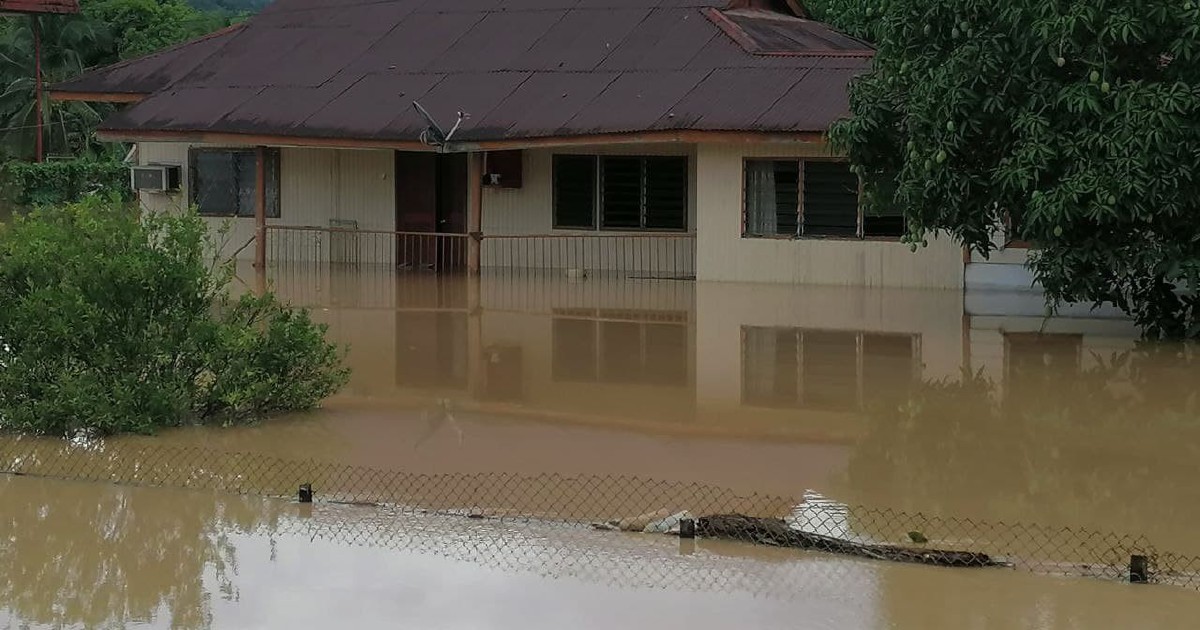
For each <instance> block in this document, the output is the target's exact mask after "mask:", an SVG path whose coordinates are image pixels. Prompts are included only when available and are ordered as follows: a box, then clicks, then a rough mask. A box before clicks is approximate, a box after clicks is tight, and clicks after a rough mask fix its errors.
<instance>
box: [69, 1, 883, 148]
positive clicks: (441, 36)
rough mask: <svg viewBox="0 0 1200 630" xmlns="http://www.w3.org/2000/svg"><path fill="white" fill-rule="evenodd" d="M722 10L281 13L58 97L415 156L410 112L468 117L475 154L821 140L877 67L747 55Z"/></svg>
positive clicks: (391, 5) (288, 9) (612, 4)
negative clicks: (562, 144) (485, 145)
mask: <svg viewBox="0 0 1200 630" xmlns="http://www.w3.org/2000/svg"><path fill="white" fill-rule="evenodd" d="M724 3H725V0H382V1H380V0H374V1H369V2H368V1H360V2H339V3H337V4H336V6H333V5H331V4H330V3H329V0H277V1H276V2H275V3H274V4H273V5H271V6H270V7H268V8H267V9H266V10H265V11H264V12H263V13H262V14H260V15H259V16H257V17H256V18H254V19H253V20H251V21H250V22H249V23H247V24H246V25H245V27H244V28H241V29H236V30H233V31H229V32H226V33H222V34H219V35H215V36H212V37H209V38H207V39H205V40H203V41H199V42H194V43H191V44H187V45H184V46H181V47H178V48H176V49H173V50H171V51H167V52H164V53H159V54H157V55H152V56H151V57H149V58H145V59H142V60H137V61H134V62H131V63H126V64H119V66H117V67H110V68H105V69H101V70H99V71H95V72H92V73H89V74H87V75H84V76H82V77H80V78H78V79H76V80H74V81H69V82H66V83H64V84H60V85H58V86H55V89H57V90H69V91H74V92H122V93H139V92H140V93H146V92H152V93H153V94H152V95H151V96H150V97H148V98H146V99H145V100H143V101H142V102H141V103H139V104H137V105H134V106H132V107H129V108H127V109H125V110H124V111H122V112H119V113H118V114H116V115H114V116H113V117H111V118H110V119H109V120H107V121H106V122H105V124H104V125H103V128H104V129H107V130H109V131H114V132H118V133H120V132H127V133H129V134H130V135H134V134H135V133H136V132H138V131H180V132H183V131H207V132H225V133H255V134H262V135H284V136H297V137H337V138H347V139H372V140H395V141H413V140H415V139H416V138H417V136H418V134H419V133H420V132H421V130H422V129H423V128H424V126H425V125H424V122H423V121H422V120H421V119H420V118H419V117H418V116H417V114H416V113H415V112H414V111H413V108H412V105H411V103H412V101H414V100H418V101H420V102H421V104H422V105H423V106H424V107H425V108H426V109H427V110H428V111H429V112H430V113H431V114H432V115H433V116H434V117H435V118H436V119H438V120H439V121H440V122H441V123H443V125H445V126H449V125H451V124H452V123H453V121H454V118H455V114H456V112H458V111H463V112H466V113H468V114H470V118H468V119H467V121H466V122H465V124H464V125H463V127H462V128H461V130H460V132H459V135H458V136H457V138H458V139H461V140H464V141H471V140H474V141H488V140H510V139H520V138H538V137H552V136H576V135H591V134H601V133H619V132H631V131H654V130H675V129H691V130H719V131H746V130H754V131H821V130H824V129H826V128H828V126H829V125H830V124H831V123H832V122H833V121H834V120H836V119H837V118H839V117H841V116H843V115H845V113H846V111H847V109H848V108H847V100H846V84H847V83H848V82H849V81H850V80H851V79H852V78H853V77H854V76H856V75H857V74H859V73H861V72H863V71H864V70H865V69H866V68H867V67H868V64H869V63H870V62H869V58H867V57H866V55H869V54H870V48H869V47H866V46H865V45H864V44H861V42H857V40H853V39H852V38H845V40H846V41H844V42H843V41H841V40H838V43H839V45H842V46H844V47H845V48H844V49H845V50H852V51H856V52H857V53H859V54H858V56H856V57H855V56H847V57H842V58H829V57H825V56H823V55H824V54H825V53H827V52H828V50H829V48H828V47H829V45H830V43H829V41H827V39H828V38H825V39H820V41H818V40H816V39H814V40H812V41H813V42H814V46H817V45H819V47H818V48H815V49H814V54H811V55H809V54H804V52H803V50H793V51H792V52H793V54H792V55H791V56H786V57H782V56H767V55H756V54H751V53H750V52H748V51H747V50H745V49H744V48H743V46H741V45H739V44H738V43H736V42H735V41H734V39H733V38H732V37H731V36H730V35H729V34H728V32H727V31H726V30H723V28H722V27H718V26H717V25H716V24H715V23H714V21H713V20H712V19H710V17H709V16H708V15H706V10H710V9H711V8H712V7H714V6H717V7H719V6H723V5H724ZM730 13H731V14H733V13H737V12H730ZM722 15H724V14H722ZM791 19H792V20H794V21H795V22H803V23H805V24H809V25H811V24H815V23H812V22H808V21H806V20H796V19H795V18H791ZM806 28H807V27H806ZM785 31H786V29H785ZM772 32H774V31H772ZM789 32H790V31H789ZM818 32H820V33H825V32H832V31H829V30H828V29H827V28H826V27H823V26H821V27H820V29H818ZM843 37H844V36H843ZM790 41H793V49H796V48H797V47H803V46H805V45H808V44H807V43H806V42H808V41H809V40H804V39H803V38H793V39H792V40H790ZM854 46H857V48H854Z"/></svg>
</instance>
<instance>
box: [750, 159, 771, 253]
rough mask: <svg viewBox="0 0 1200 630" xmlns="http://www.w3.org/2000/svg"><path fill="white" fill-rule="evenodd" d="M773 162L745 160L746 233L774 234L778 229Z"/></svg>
mask: <svg viewBox="0 0 1200 630" xmlns="http://www.w3.org/2000/svg"><path fill="white" fill-rule="evenodd" d="M775 198H776V197H775V163H774V162H771V161H768V160H761V161H750V162H746V233H747V234H752V235H755V236H774V235H775V234H776V233H778V231H779V221H778V219H777V218H776V210H777V209H776V206H775Z"/></svg>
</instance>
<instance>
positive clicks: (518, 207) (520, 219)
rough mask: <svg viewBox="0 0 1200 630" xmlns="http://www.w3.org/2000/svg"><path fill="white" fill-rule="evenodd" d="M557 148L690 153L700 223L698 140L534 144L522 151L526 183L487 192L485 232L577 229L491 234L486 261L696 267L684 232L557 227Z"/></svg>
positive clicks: (692, 220)
mask: <svg viewBox="0 0 1200 630" xmlns="http://www.w3.org/2000/svg"><path fill="white" fill-rule="evenodd" d="M555 153H564V154H567V153H570V154H588V155H684V156H688V158H689V160H688V164H689V171H690V172H689V180H690V184H689V189H688V230H687V231H688V232H691V233H694V232H695V225H696V202H697V196H696V158H695V147H694V146H693V145H682V144H658V145H627V146H616V147H613V146H607V147H604V146H601V147H587V146H581V147H569V148H563V149H557V150H556V149H533V150H526V151H523V152H522V155H523V164H522V180H523V181H522V186H521V188H515V189H502V188H487V189H486V190H485V191H484V197H483V233H484V234H486V235H489V236H502V235H517V234H540V235H549V234H554V235H559V236H562V235H574V236H577V237H580V238H578V239H570V240H565V239H564V240H552V239H533V240H529V239H503V238H501V239H488V240H485V241H484V248H483V252H482V254H483V255H482V264H483V266H484V267H499V266H504V267H518V268H551V269H568V268H582V269H588V270H612V269H615V268H622V269H632V270H636V271H644V272H652V273H671V272H676V273H678V274H680V275H690V274H692V273H694V271H695V270H694V266H693V263H694V254H693V251H694V241H693V240H692V239H690V238H680V237H679V236H663V237H646V236H645V235H644V233H638V232H633V233H629V234H631V235H630V236H629V237H628V238H611V237H613V236H616V235H619V234H620V233H619V232H611V231H607V230H606V231H600V232H597V231H596V230H556V229H554V208H553V199H554V193H553V185H552V184H553V180H552V172H553V168H552V163H553V158H554V155H555Z"/></svg>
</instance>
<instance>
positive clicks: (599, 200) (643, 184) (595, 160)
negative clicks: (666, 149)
mask: <svg viewBox="0 0 1200 630" xmlns="http://www.w3.org/2000/svg"><path fill="white" fill-rule="evenodd" d="M559 157H579V158H591V160H592V167H593V172H592V222H591V227H575V226H569V225H561V224H560V223H559V220H558V171H557V167H556V163H557V160H558V158H559ZM605 158H630V159H637V160H639V168H640V170H641V180H640V182H639V188H640V191H639V195H640V197H641V199H640V208H639V216H638V222H639V223H640V224H641V227H606V226H605V225H604V160H605ZM656 158H675V159H680V160H683V166H684V173H685V175H684V177H685V181H684V186H683V226H682V227H679V228H654V227H645V226H646V206H647V194H646V191H647V188H648V182H647V177H648V176H647V173H648V170H649V169H648V166H647V160H652V159H656ZM550 171H551V172H550V221H551V223H550V225H551V228H552V229H554V230H570V231H574V232H606V233H613V234H621V233H625V234H687V233H688V231H689V230H690V229H691V223H692V206H691V202H692V194H691V187H692V179H693V178H692V157H691V156H690V155H687V154H678V153H663V154H625V153H554V154H553V155H551V157H550Z"/></svg>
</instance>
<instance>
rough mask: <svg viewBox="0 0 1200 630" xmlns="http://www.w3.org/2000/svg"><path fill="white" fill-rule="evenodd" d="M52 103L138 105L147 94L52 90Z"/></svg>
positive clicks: (50, 93) (50, 92) (49, 92)
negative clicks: (79, 102)
mask: <svg viewBox="0 0 1200 630" xmlns="http://www.w3.org/2000/svg"><path fill="white" fill-rule="evenodd" d="M47 94H49V95H50V100H52V101H84V102H88V103H137V102H139V101H141V100H142V99H144V98H146V96H147V95H146V94H132V93H117V92H72V91H70V90H50V91H48V92H47Z"/></svg>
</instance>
